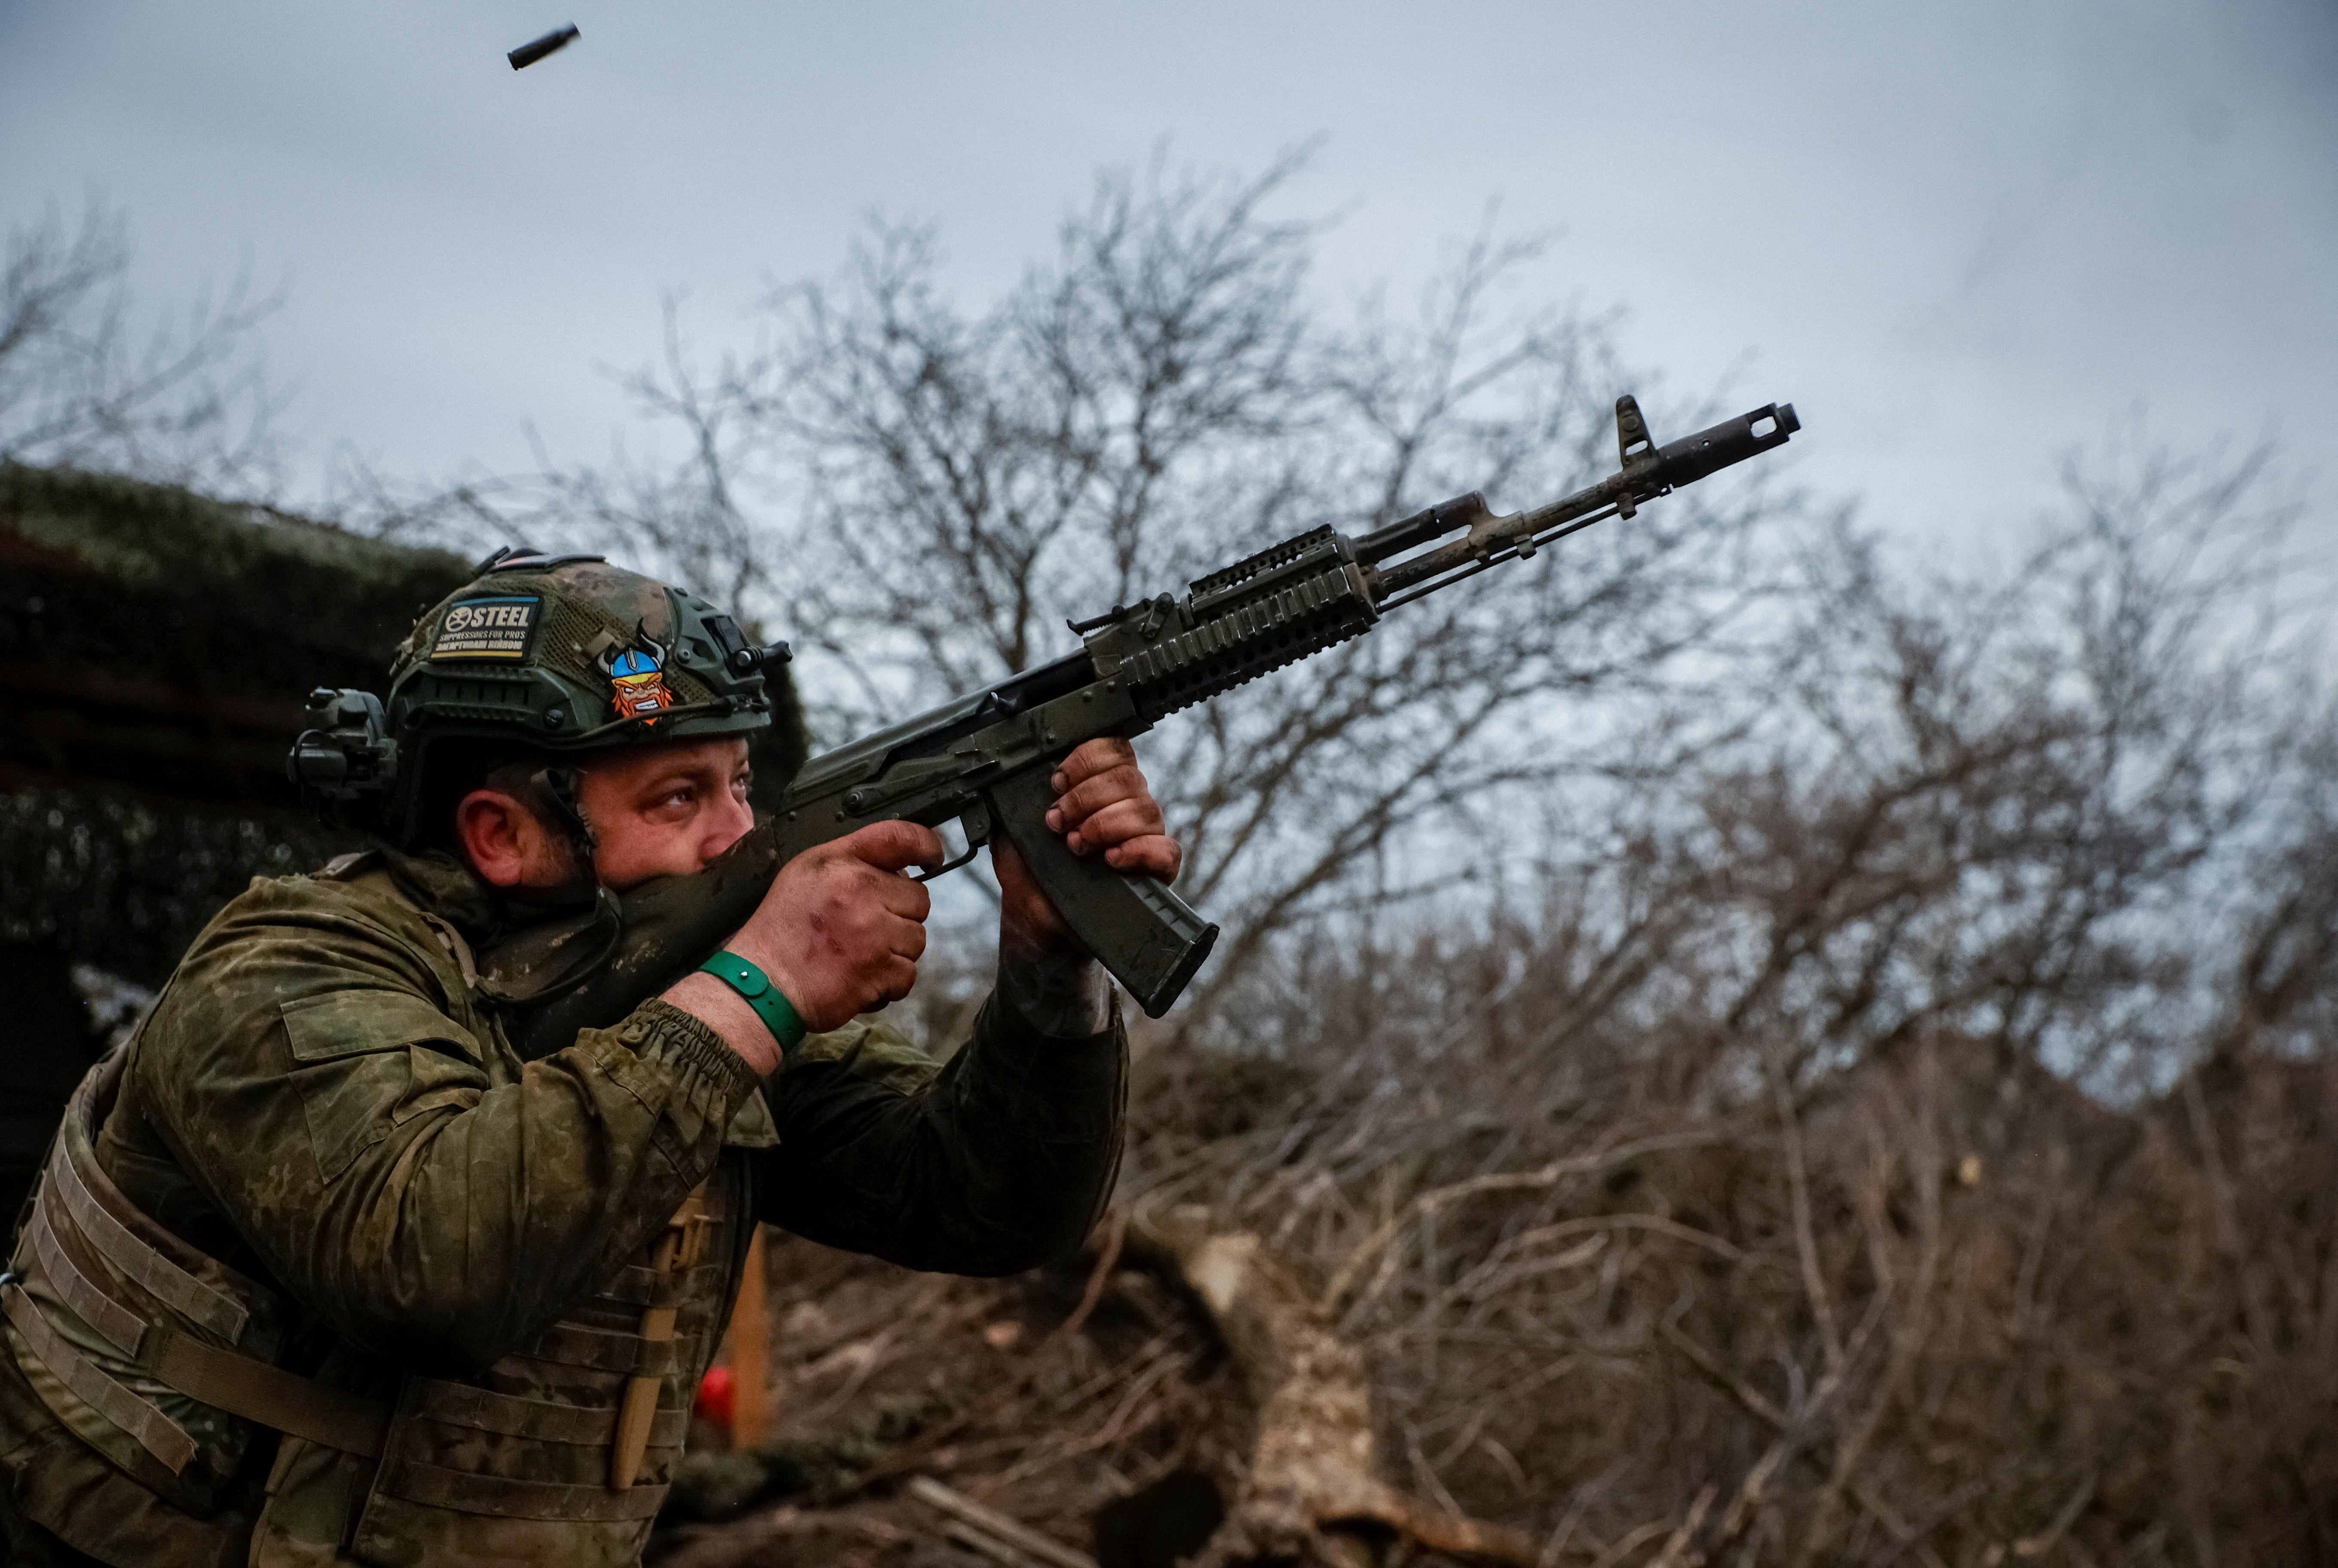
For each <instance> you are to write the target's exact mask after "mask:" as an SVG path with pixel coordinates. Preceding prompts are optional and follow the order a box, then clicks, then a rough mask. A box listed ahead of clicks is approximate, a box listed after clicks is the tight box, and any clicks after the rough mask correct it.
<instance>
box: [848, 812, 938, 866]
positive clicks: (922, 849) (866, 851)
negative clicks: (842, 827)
mask: <svg viewBox="0 0 2338 1568" xmlns="http://www.w3.org/2000/svg"><path fill="white" fill-rule="evenodd" d="M845 843H846V845H847V846H848V847H849V848H850V849H851V851H852V853H853V854H854V855H856V856H858V857H859V858H860V859H862V860H865V861H867V862H868V863H869V865H871V866H874V867H877V868H878V869H879V870H880V871H899V870H902V869H904V868H906V867H911V866H924V867H935V866H938V865H940V864H941V863H942V861H943V860H944V859H946V858H947V857H946V856H945V855H944V854H943V852H942V836H941V835H940V834H938V833H937V832H935V831H934V830H933V829H932V828H921V827H919V825H918V824H917V823H915V822H903V821H899V820H898V819H897V820H894V821H889V822H871V823H870V824H869V826H868V827H866V828H862V829H860V831H859V832H858V833H855V834H853V835H852V836H851V837H850V838H847V839H846V840H845Z"/></svg>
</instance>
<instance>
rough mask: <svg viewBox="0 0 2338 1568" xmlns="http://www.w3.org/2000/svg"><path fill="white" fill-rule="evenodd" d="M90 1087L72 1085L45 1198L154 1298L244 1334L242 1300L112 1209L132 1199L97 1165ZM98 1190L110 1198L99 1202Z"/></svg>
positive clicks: (220, 1330) (225, 1331) (223, 1330)
mask: <svg viewBox="0 0 2338 1568" xmlns="http://www.w3.org/2000/svg"><path fill="white" fill-rule="evenodd" d="M99 1071H100V1072H103V1067H102V1066H101V1067H100V1068H99ZM106 1086H107V1087H109V1088H110V1087H112V1085H111V1084H110V1083H109V1084H108V1085H106ZM90 1087H91V1083H90V1081H89V1080H87V1079H84V1080H83V1086H82V1088H81V1089H78V1090H76V1091H74V1103H73V1104H72V1106H71V1107H70V1109H69V1110H68V1112H67V1114H68V1116H69V1117H71V1118H72V1120H73V1122H76V1123H78V1125H69V1126H67V1127H66V1128H64V1130H63V1131H62V1132H61V1133H60V1135H59V1137H58V1139H57V1156H55V1157H52V1158H51V1160H50V1161H49V1171H48V1175H49V1180H47V1181H44V1182H43V1183H42V1189H43V1191H42V1194H41V1198H42V1201H43V1202H44V1203H46V1202H48V1201H50V1196H49V1195H50V1193H51V1192H52V1191H54V1192H55V1193H56V1194H57V1195H58V1201H62V1202H63V1203H64V1211H65V1216H66V1217H67V1218H68V1219H70V1220H72V1221H73V1223H74V1226H75V1227H76V1228H77V1229H79V1230H80V1231H81V1233H82V1234H83V1236H86V1237H87V1238H88V1239H89V1243H90V1246H91V1247H92V1248H93V1250H95V1251H96V1252H97V1253H98V1254H99V1255H100V1256H101V1257H103V1259H105V1260H106V1261H107V1262H109V1263H111V1264H113V1266H114V1267H115V1268H116V1269H121V1270H122V1272H123V1274H124V1275H126V1276H127V1277H129V1278H130V1279H133V1280H136V1281H137V1282H138V1284H139V1285H141V1286H142V1287H143V1288H144V1289H147V1290H148V1291H150V1292H152V1295H153V1296H154V1299H156V1300H158V1301H162V1302H163V1303H165V1304H166V1305H168V1306H169V1307H171V1308H172V1309H173V1310H175V1311H178V1312H182V1313H184V1314H185V1315H186V1316H187V1317H188V1318H192V1319H193V1320H194V1321H195V1322H197V1323H200V1324H201V1325H202V1326H203V1327H204V1328H208V1329H210V1330H211V1332H212V1333H214V1334H216V1335H218V1336H219V1337H220V1338H222V1339H224V1340H226V1341H228V1342H229V1343H230V1344H233V1343H234V1342H235V1341H237V1340H239V1339H241V1338H243V1330H244V1326H245V1325H246V1324H247V1323H248V1322H249V1321H250V1320H251V1313H250V1312H248V1311H247V1310H246V1309H245V1308H244V1307H243V1305H242V1304H241V1302H239V1301H237V1300H236V1299H234V1298H232V1297H231V1296H228V1295H225V1294H223V1293H222V1292H221V1291H218V1290H215V1289H212V1288H211V1287H210V1286H209V1285H206V1284H204V1283H203V1282H202V1281H201V1280H200V1279H196V1278H195V1277H194V1276H193V1275H192V1274H190V1273H188V1272H187V1271H186V1270H185V1269H182V1268H180V1267H179V1266H178V1265H177V1264H176V1263H174V1262H172V1260H171V1259H168V1258H166V1257H164V1256H163V1255H162V1252H161V1251H160V1250H158V1249H156V1248H155V1247H154V1246H153V1245H152V1243H150V1242H148V1241H146V1240H144V1239H142V1238H141V1237H139V1236H138V1235H136V1234H134V1233H133V1231H132V1230H130V1228H129V1227H128V1226H126V1225H124V1224H123V1223H122V1221H121V1220H117V1219H115V1218H114V1217H113V1214H112V1213H110V1212H109V1211H108V1210H109V1209H110V1208H111V1207H112V1206H114V1205H119V1206H120V1207H122V1208H123V1209H127V1208H129V1207H130V1201H129V1200H128V1199H126V1198H124V1197H123V1196H122V1194H121V1192H120V1191H118V1190H117V1189H116V1188H115V1187H114V1185H113V1181H111V1180H109V1179H108V1178H107V1176H106V1174H105V1172H104V1171H102V1170H100V1169H98V1164H97V1156H96V1148H95V1139H96V1136H97V1129H96V1127H95V1126H94V1125H93V1122H94V1118H93V1117H91V1116H90V1114H89V1113H90V1112H92V1111H93V1110H94V1106H93V1104H91V1103H90V1101H91V1100H93V1098H94V1096H91V1095H89V1094H88V1093H87V1091H88V1090H89V1088H90ZM85 1118H86V1119H85ZM98 1192H103V1194H104V1195H105V1198H106V1200H107V1201H105V1202H100V1201H99V1200H98V1198H97V1196H96V1193H98ZM53 1222H54V1221H53Z"/></svg>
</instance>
